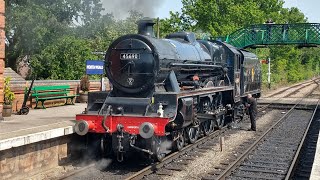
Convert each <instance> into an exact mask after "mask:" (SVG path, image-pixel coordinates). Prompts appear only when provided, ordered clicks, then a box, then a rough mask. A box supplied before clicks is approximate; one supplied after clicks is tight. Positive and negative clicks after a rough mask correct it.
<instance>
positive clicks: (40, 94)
mask: <svg viewBox="0 0 320 180" xmlns="http://www.w3.org/2000/svg"><path fill="white" fill-rule="evenodd" d="M68 93H69V92H68V91H56V92H37V93H35V94H32V96H47V95H57V94H68Z"/></svg>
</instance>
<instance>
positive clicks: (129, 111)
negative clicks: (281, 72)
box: [75, 19, 261, 161]
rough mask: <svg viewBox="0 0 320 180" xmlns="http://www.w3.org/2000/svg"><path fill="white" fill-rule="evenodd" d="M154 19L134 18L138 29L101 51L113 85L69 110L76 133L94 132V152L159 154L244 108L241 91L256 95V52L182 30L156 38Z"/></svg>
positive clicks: (160, 156) (218, 125) (258, 82)
mask: <svg viewBox="0 0 320 180" xmlns="http://www.w3.org/2000/svg"><path fill="white" fill-rule="evenodd" d="M153 25H154V22H153V21H152V20H151V19H143V20H140V21H139V22H138V34H130V35H125V36H122V37H120V38H118V39H117V40H115V41H114V42H113V43H112V44H111V45H110V47H109V49H108V51H107V53H106V56H105V70H106V74H107V77H108V78H109V81H110V83H111V84H112V86H113V88H112V89H111V90H110V91H108V92H92V93H89V98H88V106H87V109H86V111H85V112H84V113H83V114H78V115H77V116H76V120H77V123H76V125H75V131H76V133H77V134H79V135H85V134H87V133H95V134H99V138H100V141H99V143H100V147H101V151H102V152H103V153H104V154H114V155H116V157H117V159H118V161H123V158H124V157H126V156H129V155H130V154H131V153H132V152H141V153H142V154H145V155H148V157H151V158H153V159H155V160H159V161H161V160H162V159H163V158H164V157H165V155H166V154H168V153H170V152H171V151H174V150H181V149H182V148H183V147H184V145H185V144H186V143H194V142H195V141H196V140H197V139H198V138H199V136H203V135H208V134H210V133H211V132H213V131H214V129H215V128H221V127H222V126H223V125H224V123H225V119H226V117H231V119H233V120H234V119H235V118H239V117H240V118H241V117H243V115H244V109H245V108H244V102H245V101H246V95H247V94H249V93H250V94H252V95H253V96H254V97H260V86H261V66H260V62H259V60H258V58H257V56H256V55H255V54H253V53H250V52H248V51H245V50H239V49H236V48H235V47H233V46H231V45H229V44H226V43H224V42H220V41H207V40H196V38H195V35H194V34H193V33H189V32H178V33H173V34H170V35H168V36H167V37H166V39H157V38H155V36H154V32H153Z"/></svg>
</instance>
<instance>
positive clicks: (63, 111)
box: [0, 103, 87, 151]
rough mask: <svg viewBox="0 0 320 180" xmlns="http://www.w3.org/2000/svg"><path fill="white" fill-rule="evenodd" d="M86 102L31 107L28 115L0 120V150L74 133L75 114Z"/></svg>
mask: <svg viewBox="0 0 320 180" xmlns="http://www.w3.org/2000/svg"><path fill="white" fill-rule="evenodd" d="M86 106H87V104H80V103H76V104H75V105H65V106H58V107H52V108H47V109H31V110H30V112H29V114H28V115H14V114H13V115H12V116H11V117H5V119H4V121H0V151H3V150H6V149H10V148H12V147H19V146H23V145H28V144H31V143H36V142H39V141H44V140H49V139H52V138H57V137H61V136H65V135H69V134H72V133H74V131H73V125H74V123H75V115H76V114H79V113H81V112H82V111H84V109H85V108H86Z"/></svg>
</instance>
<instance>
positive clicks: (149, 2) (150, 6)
mask: <svg viewBox="0 0 320 180" xmlns="http://www.w3.org/2000/svg"><path fill="white" fill-rule="evenodd" d="M164 1H165V0H101V2H102V4H103V7H104V9H105V11H104V13H112V14H113V16H114V17H115V18H116V19H125V18H127V17H128V16H129V14H130V13H129V12H130V11H138V12H139V13H142V14H143V16H146V17H151V18H154V17H155V16H156V11H157V9H159V8H160V6H161V4H163V3H164Z"/></svg>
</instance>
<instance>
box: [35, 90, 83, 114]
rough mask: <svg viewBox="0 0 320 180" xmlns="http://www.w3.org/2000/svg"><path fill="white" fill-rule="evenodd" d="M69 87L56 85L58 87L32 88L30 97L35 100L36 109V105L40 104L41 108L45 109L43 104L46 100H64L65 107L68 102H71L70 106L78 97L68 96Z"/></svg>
mask: <svg viewBox="0 0 320 180" xmlns="http://www.w3.org/2000/svg"><path fill="white" fill-rule="evenodd" d="M69 89H70V86H69V85H58V86H34V87H33V88H32V94H31V96H32V97H34V98H35V100H36V107H35V109H37V108H38V103H39V102H42V108H43V109H46V107H45V106H44V102H45V101H46V100H54V99H66V103H65V105H67V104H68V100H69V99H70V100H71V104H74V103H73V99H74V98H75V97H76V96H78V95H68V94H69V93H70V90H69Z"/></svg>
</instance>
